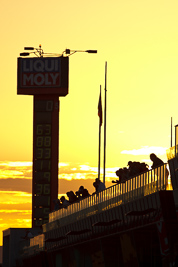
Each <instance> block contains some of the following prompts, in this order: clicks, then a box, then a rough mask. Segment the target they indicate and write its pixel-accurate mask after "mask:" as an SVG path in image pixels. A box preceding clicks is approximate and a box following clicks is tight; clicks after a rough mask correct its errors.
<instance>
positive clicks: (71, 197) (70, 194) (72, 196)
mask: <svg viewBox="0 0 178 267" xmlns="http://www.w3.org/2000/svg"><path fill="white" fill-rule="evenodd" d="M66 195H67V196H68V198H69V203H70V204H72V203H74V202H76V201H77V200H78V198H77V196H76V195H75V194H74V192H73V191H69V192H67V193H66Z"/></svg>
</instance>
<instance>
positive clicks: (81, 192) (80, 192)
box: [76, 185, 90, 198]
mask: <svg viewBox="0 0 178 267" xmlns="http://www.w3.org/2000/svg"><path fill="white" fill-rule="evenodd" d="M76 194H77V195H78V196H79V198H86V197H89V196H90V194H89V192H88V190H87V189H86V188H84V186H83V185H81V186H80V187H79V190H78V191H77V192H76Z"/></svg>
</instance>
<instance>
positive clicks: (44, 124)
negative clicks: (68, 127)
mask: <svg viewBox="0 0 178 267" xmlns="http://www.w3.org/2000/svg"><path fill="white" fill-rule="evenodd" d="M40 48H41V47H40ZM30 50H32V49H30ZM40 51H41V50H40ZM24 55H28V53H24ZM68 73H69V58H68V57H63V56H60V57H43V56H41V55H40V57H28V58H23V57H19V58H18V74H17V75H18V77H17V78H18V79H17V94H20V95H33V96H34V104H33V177H32V227H39V226H41V225H42V224H45V223H46V222H48V216H49V212H50V211H52V210H53V208H54V203H53V200H54V199H57V198H58V154H59V144H58V143H59V96H66V95H67V94H68Z"/></svg>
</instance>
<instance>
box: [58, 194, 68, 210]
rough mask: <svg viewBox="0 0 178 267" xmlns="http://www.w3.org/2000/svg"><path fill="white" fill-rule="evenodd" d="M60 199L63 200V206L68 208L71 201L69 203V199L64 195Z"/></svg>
mask: <svg viewBox="0 0 178 267" xmlns="http://www.w3.org/2000/svg"><path fill="white" fill-rule="evenodd" d="M60 201H61V202H62V208H65V209H67V207H68V206H69V204H70V203H69V201H68V200H66V199H65V196H62V197H61V198H60Z"/></svg>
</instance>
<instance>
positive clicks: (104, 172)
mask: <svg viewBox="0 0 178 267" xmlns="http://www.w3.org/2000/svg"><path fill="white" fill-rule="evenodd" d="M106 93H107V62H105V106H104V163H103V183H104V184H105V176H106V97H107V95H106Z"/></svg>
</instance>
